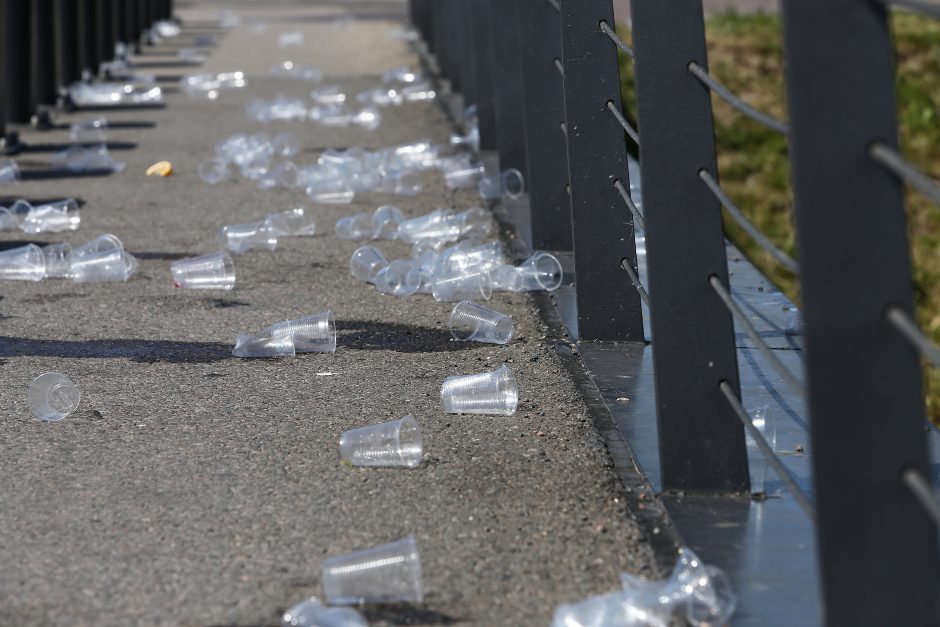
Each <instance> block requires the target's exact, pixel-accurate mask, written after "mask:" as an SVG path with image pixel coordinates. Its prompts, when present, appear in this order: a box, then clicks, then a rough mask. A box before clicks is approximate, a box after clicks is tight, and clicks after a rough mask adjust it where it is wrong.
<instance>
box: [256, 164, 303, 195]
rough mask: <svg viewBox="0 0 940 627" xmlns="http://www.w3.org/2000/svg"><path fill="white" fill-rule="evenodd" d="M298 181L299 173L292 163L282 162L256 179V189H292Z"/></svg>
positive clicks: (295, 165)
mask: <svg viewBox="0 0 940 627" xmlns="http://www.w3.org/2000/svg"><path fill="white" fill-rule="evenodd" d="M299 181H300V171H299V170H298V168H297V164H295V163H294V162H293V161H282V162H280V163H279V164H277V165H276V166H275V167H274V168H272V169H271V170H269V171H268V172H267V173H266V174H264V175H262V176H261V177H260V178H258V189H262V190H265V189H274V188H275V187H284V188H286V189H293V188H295V187H297V185H298V184H299Z"/></svg>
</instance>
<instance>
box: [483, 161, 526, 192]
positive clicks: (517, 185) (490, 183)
mask: <svg viewBox="0 0 940 627" xmlns="http://www.w3.org/2000/svg"><path fill="white" fill-rule="evenodd" d="M477 190H478V191H479V192H480V197H481V198H486V199H487V200H496V199H498V198H502V197H504V196H505V197H506V198H509V199H516V198H519V197H520V196H522V194H523V193H525V178H524V177H523V176H522V172H520V171H519V170H517V169H515V168H510V169H509V170H504V171H503V172H500V173H499V174H492V175H490V176H484V177H483V178H482V179H480V181H479V182H478V183H477Z"/></svg>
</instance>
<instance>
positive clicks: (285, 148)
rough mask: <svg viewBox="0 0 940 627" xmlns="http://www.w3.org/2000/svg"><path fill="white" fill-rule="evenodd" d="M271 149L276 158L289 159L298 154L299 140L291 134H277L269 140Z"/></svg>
mask: <svg viewBox="0 0 940 627" xmlns="http://www.w3.org/2000/svg"><path fill="white" fill-rule="evenodd" d="M271 148H273V149H274V154H276V155H277V156H279V157H283V158H285V159H289V158H290V157H293V156H294V155H296V154H297V153H298V152H300V140H298V139H297V137H296V136H295V135H294V134H292V133H287V132H284V133H278V134H277V135H275V136H274V137H272V138H271Z"/></svg>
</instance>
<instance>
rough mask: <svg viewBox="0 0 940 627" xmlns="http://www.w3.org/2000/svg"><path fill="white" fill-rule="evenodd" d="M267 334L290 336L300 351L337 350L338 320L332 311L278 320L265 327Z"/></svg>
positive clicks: (326, 351) (277, 336)
mask: <svg viewBox="0 0 940 627" xmlns="http://www.w3.org/2000/svg"><path fill="white" fill-rule="evenodd" d="M265 334H266V335H269V336H271V337H274V338H279V337H287V338H289V339H290V341H291V343H292V344H293V345H294V350H295V351H296V352H298V353H335V352H336V321H335V320H334V319H333V312H331V311H323V312H320V313H315V314H311V315H309V316H304V317H303V318H297V319H295V320H285V321H283V322H278V323H277V324H273V325H271V326H270V327H268V328H267V329H265Z"/></svg>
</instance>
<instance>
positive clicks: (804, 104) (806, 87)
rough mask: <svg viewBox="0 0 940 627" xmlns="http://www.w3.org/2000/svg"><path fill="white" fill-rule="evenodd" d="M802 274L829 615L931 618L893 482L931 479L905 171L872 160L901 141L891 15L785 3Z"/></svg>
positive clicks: (843, 1) (927, 591)
mask: <svg viewBox="0 0 940 627" xmlns="http://www.w3.org/2000/svg"><path fill="white" fill-rule="evenodd" d="M783 12H784V25H785V43H786V68H787V84H788V85H790V86H791V88H790V89H789V90H788V100H789V111H790V129H791V135H792V137H793V140H792V146H791V149H790V159H791V164H792V172H793V185H794V189H795V198H794V200H795V202H794V207H795V212H796V224H797V243H798V247H799V251H800V284H801V294H802V298H803V313H804V328H805V338H806V366H807V377H808V391H809V410H810V417H811V435H812V448H813V470H814V473H813V475H814V481H815V489H816V511H817V538H818V540H817V547H818V548H817V551H818V555H819V560H820V567H821V571H822V587H823V597H824V603H825V612H826V624H827V625H854V626H857V627H865V626H872V627H874V626H875V625H936V624H937V620H938V616H940V601H938V599H940V593H938V591H940V561H938V555H937V550H938V547H937V528H936V527H935V526H934V525H933V523H932V522H931V521H930V520H929V518H928V515H927V512H926V511H925V510H924V509H923V508H922V507H921V505H920V503H918V502H917V500H916V499H915V497H914V496H913V495H912V494H911V493H910V492H909V491H908V489H907V487H906V486H904V485H902V481H901V472H902V469H903V468H905V467H911V468H915V469H917V470H919V471H920V472H922V473H923V474H924V476H927V477H929V476H930V473H929V470H928V466H929V462H928V456H927V443H926V437H925V432H924V424H925V420H926V416H925V410H924V397H923V390H922V387H921V366H920V359H919V357H918V355H917V353H916V352H915V351H914V350H913V349H912V348H911V347H910V346H909V345H908V344H907V343H906V341H905V340H904V339H903V338H902V336H901V335H900V334H899V333H897V332H896V331H895V330H894V329H893V328H892V327H891V326H890V325H889V323H888V322H887V319H886V310H887V308H888V306H889V305H893V306H896V307H900V308H901V309H902V310H904V311H905V312H907V313H908V314H909V315H910V316H911V317H912V318H913V315H914V314H913V311H914V296H913V291H912V280H911V274H910V260H909V254H910V253H909V251H910V248H909V244H908V241H907V233H906V224H905V214H904V201H903V190H902V186H901V181H900V180H898V179H897V178H895V177H894V176H892V175H890V174H888V173H887V172H886V171H885V170H883V169H881V167H880V166H879V165H877V164H876V163H875V162H874V161H873V160H872V159H871V158H870V157H869V149H870V146H871V144H872V143H873V142H875V141H880V142H883V143H886V144H888V145H890V146H892V147H894V148H895V149H896V148H897V146H898V138H897V114H896V110H895V100H894V93H895V92H894V89H895V83H894V60H893V50H892V45H891V39H890V34H889V25H888V20H887V16H886V13H885V9H884V7H883V6H882V5H880V4H878V3H874V2H855V1H854V0H788V1H787V2H785V3H783Z"/></svg>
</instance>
